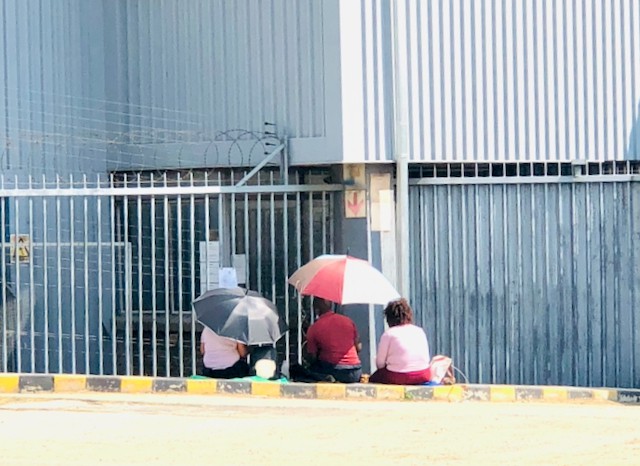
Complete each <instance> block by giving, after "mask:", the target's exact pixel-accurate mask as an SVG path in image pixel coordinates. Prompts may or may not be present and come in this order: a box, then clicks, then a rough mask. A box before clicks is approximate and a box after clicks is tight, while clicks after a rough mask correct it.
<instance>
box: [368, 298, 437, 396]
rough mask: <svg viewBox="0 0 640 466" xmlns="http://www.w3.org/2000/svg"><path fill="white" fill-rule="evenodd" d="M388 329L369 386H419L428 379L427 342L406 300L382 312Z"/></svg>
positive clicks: (428, 359) (383, 336)
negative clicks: (372, 384)
mask: <svg viewBox="0 0 640 466" xmlns="http://www.w3.org/2000/svg"><path fill="white" fill-rule="evenodd" d="M384 315H385V318H386V319H387V324H389V329H388V330H387V331H386V332H384V334H383V335H382V337H381V338H380V343H379V345H378V355H377V357H376V366H377V367H378V370H377V371H376V372H375V373H374V374H372V375H371V377H370V378H369V382H370V383H385V384H396V385H420V384H423V383H425V382H428V381H429V380H430V378H431V371H430V370H429V362H430V361H431V355H430V354H429V343H428V342H427V335H426V334H425V333H424V330H422V329H421V328H420V327H418V326H416V325H413V311H412V310H411V306H409V303H408V302H407V300H406V299H398V300H396V301H392V302H390V303H389V304H388V305H387V307H386V308H385V310H384Z"/></svg>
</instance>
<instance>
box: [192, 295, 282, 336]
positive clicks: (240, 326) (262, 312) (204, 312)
mask: <svg viewBox="0 0 640 466" xmlns="http://www.w3.org/2000/svg"><path fill="white" fill-rule="evenodd" d="M193 308H194V309H195V312H196V317H197V319H198V321H199V322H200V323H202V324H203V325H206V326H207V327H209V328H210V329H211V330H213V331H214V332H216V333H217V334H218V335H220V336H223V337H227V338H231V339H233V340H237V341H240V342H242V343H246V344H247V345H267V344H273V343H275V342H276V341H278V340H279V339H280V337H282V335H284V334H285V332H286V331H287V326H286V323H285V319H284V317H283V316H282V315H280V313H279V312H278V308H276V306H275V304H273V303H272V302H271V301H269V300H268V299H267V298H265V297H263V296H262V295H261V294H260V293H257V292H255V291H251V290H245V289H244V288H217V289H215V290H209V291H207V292H205V293H204V294H202V295H201V296H199V297H198V298H196V299H195V300H194V301H193Z"/></svg>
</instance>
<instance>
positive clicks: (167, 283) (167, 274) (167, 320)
mask: <svg viewBox="0 0 640 466" xmlns="http://www.w3.org/2000/svg"><path fill="white" fill-rule="evenodd" d="M162 178H163V185H164V187H165V188H166V187H167V186H168V185H167V172H164V173H163V176H162ZM162 210H163V214H162V220H163V222H162V223H163V226H164V235H163V236H164V358H165V360H164V366H165V376H166V377H171V347H170V346H171V311H172V308H173V303H172V302H171V300H172V294H171V287H172V283H171V269H170V265H171V249H170V248H171V231H170V230H169V216H170V215H171V214H170V212H171V206H170V205H169V196H167V195H166V194H165V195H164V196H163V197H162Z"/></svg>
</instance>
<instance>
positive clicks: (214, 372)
mask: <svg viewBox="0 0 640 466" xmlns="http://www.w3.org/2000/svg"><path fill="white" fill-rule="evenodd" d="M202 375H204V376H205V377H211V378H213V379H235V378H239V377H246V376H248V375H249V364H247V361H245V360H244V359H239V360H238V362H236V363H235V364H234V365H233V366H230V367H227V368H226V369H209V368H208V367H205V368H204V370H203V371H202Z"/></svg>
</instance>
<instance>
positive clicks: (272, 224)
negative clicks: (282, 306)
mask: <svg viewBox="0 0 640 466" xmlns="http://www.w3.org/2000/svg"><path fill="white" fill-rule="evenodd" d="M270 177H271V179H270V181H271V185H272V186H273V172H270ZM275 206H276V203H275V194H274V193H273V192H272V193H271V194H270V195H269V225H270V228H269V238H270V239H271V243H270V244H271V251H270V252H271V254H270V256H271V258H270V260H271V299H272V300H273V302H274V303H275V302H276V292H277V289H276V235H275V231H276V219H275Z"/></svg>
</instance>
